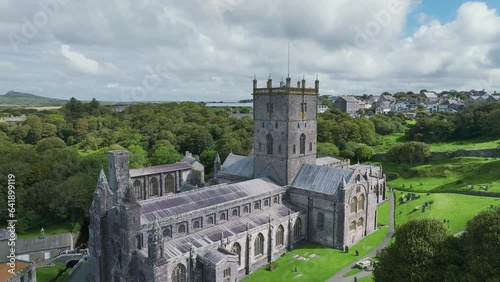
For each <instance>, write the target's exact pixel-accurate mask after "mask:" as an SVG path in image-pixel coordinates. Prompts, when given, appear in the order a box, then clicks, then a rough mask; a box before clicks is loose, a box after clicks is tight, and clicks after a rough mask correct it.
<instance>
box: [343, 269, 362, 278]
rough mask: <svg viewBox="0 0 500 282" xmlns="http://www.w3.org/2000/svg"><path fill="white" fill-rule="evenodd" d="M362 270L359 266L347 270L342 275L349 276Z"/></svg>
mask: <svg viewBox="0 0 500 282" xmlns="http://www.w3.org/2000/svg"><path fill="white" fill-rule="evenodd" d="M361 271H362V269H361V268H353V269H351V270H349V271H347V272H346V273H345V274H344V275H342V277H349V276H352V275H354V274H358V273H360V272H361Z"/></svg>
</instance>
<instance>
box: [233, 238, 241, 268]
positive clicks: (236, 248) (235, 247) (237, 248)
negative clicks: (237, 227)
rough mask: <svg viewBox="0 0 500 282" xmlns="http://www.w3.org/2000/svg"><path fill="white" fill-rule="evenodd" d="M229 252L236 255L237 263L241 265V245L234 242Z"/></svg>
mask: <svg viewBox="0 0 500 282" xmlns="http://www.w3.org/2000/svg"><path fill="white" fill-rule="evenodd" d="M231 253H233V254H237V255H238V265H241V246H240V244H238V243H234V245H233V246H232V247H231Z"/></svg>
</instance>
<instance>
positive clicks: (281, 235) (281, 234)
mask: <svg viewBox="0 0 500 282" xmlns="http://www.w3.org/2000/svg"><path fill="white" fill-rule="evenodd" d="M284 241H285V229H284V228H283V225H281V224H280V226H278V230H276V247H278V246H282V245H283V242H284Z"/></svg>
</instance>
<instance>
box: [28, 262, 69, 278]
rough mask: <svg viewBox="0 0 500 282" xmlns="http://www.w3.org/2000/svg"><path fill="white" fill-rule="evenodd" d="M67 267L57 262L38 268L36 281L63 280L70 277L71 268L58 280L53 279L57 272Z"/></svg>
mask: <svg viewBox="0 0 500 282" xmlns="http://www.w3.org/2000/svg"><path fill="white" fill-rule="evenodd" d="M64 269H66V266H64V265H62V264H56V265H54V266H52V267H39V268H37V269H36V281H38V282H62V281H64V280H65V279H66V278H67V277H68V273H69V270H70V269H66V270H65V271H64V272H63V273H62V275H61V276H59V277H58V278H57V280H53V279H54V278H55V277H56V276H57V274H58V273H59V272H60V271H61V270H64Z"/></svg>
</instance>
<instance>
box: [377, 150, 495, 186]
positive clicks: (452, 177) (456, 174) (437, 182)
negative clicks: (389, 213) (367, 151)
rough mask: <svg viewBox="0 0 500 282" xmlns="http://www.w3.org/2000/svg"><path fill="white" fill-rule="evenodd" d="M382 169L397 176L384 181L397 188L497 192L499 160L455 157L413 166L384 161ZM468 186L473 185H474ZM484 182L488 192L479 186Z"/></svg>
mask: <svg viewBox="0 0 500 282" xmlns="http://www.w3.org/2000/svg"><path fill="white" fill-rule="evenodd" d="M383 169H384V171H391V172H397V173H398V174H399V175H400V177H399V178H398V179H395V180H391V181H388V183H387V184H388V185H389V186H390V187H394V188H396V189H398V190H405V191H412V192H453V191H482V192H500V173H499V172H500V160H498V159H493V158H492V159H489V160H488V159H486V158H481V157H458V158H453V159H447V160H440V161H432V162H430V163H428V164H424V165H415V166H413V167H411V166H408V165H399V166H398V165H396V164H394V163H391V162H383ZM420 184H422V185H420ZM403 185H404V187H403ZM470 185H474V188H471V187H470ZM485 185H488V186H489V189H488V190H487V191H486V190H485V189H483V188H482V186H485Z"/></svg>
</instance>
